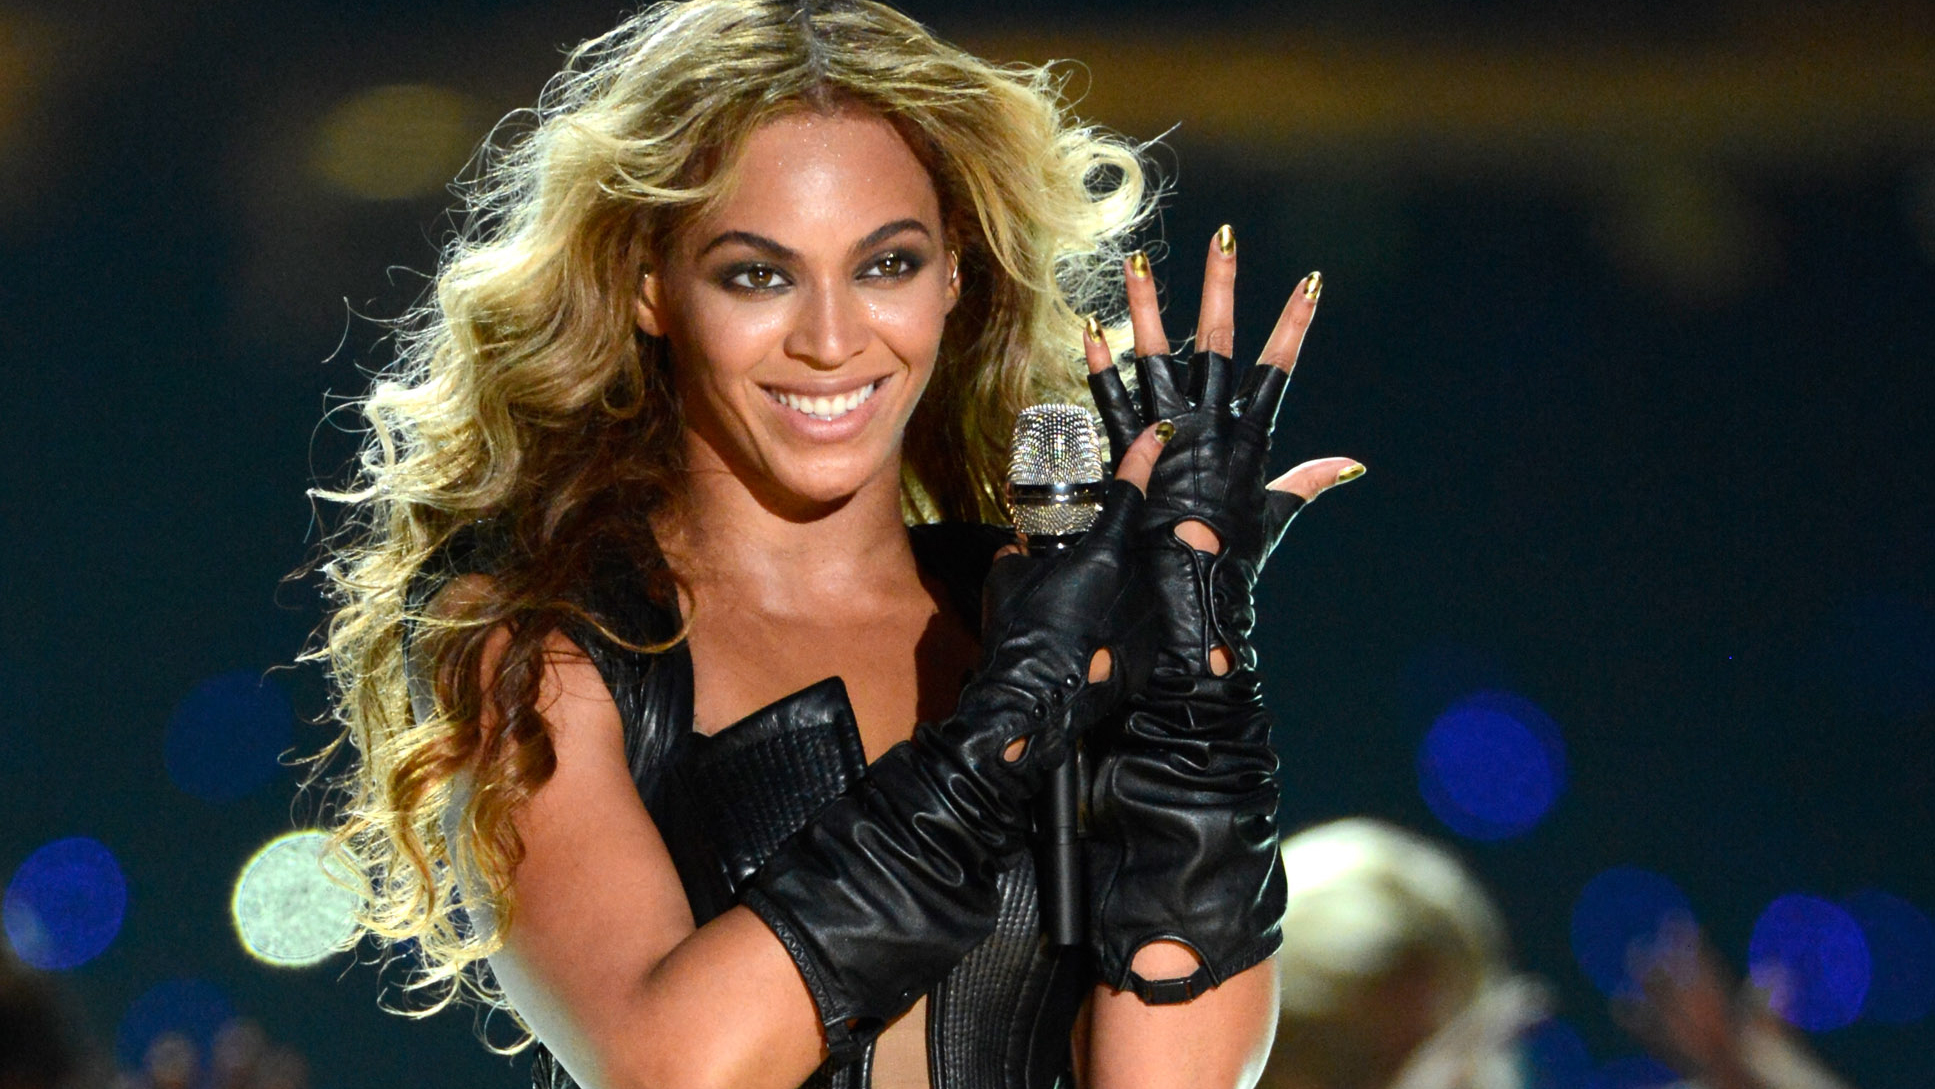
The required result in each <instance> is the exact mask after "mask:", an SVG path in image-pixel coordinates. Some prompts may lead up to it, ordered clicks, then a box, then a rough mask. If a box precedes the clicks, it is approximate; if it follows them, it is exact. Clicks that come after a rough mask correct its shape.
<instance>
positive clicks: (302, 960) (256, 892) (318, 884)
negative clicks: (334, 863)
mask: <svg viewBox="0 0 1935 1089" xmlns="http://www.w3.org/2000/svg"><path fill="white" fill-rule="evenodd" d="M328 844H329V835H328V834H327V833H325V832H315V831H305V832H291V833H289V834H288V835H285V836H280V837H277V838H276V839H274V840H271V841H270V842H269V844H268V846H266V847H264V848H262V849H261V850H260V851H257V852H256V853H255V857H253V858H251V859H249V860H248V862H247V863H245V864H244V865H243V866H242V873H241V876H239V877H237V878H236V879H235V896H234V898H233V899H232V900H230V902H229V911H230V914H232V915H233V916H234V918H235V932H236V933H237V934H238V935H240V936H241V939H242V948H244V949H246V950H248V952H249V955H250V956H253V957H255V958H256V959H258V960H261V961H264V962H266V963H269V964H274V965H279V966H281V967H285V968H299V967H302V966H303V965H307V964H315V963H316V962H318V961H320V960H322V959H323V958H325V957H327V956H329V954H331V953H333V952H335V951H337V950H338V949H341V948H343V947H344V946H345V945H346V944H347V943H348V941H349V939H350V938H351V937H352V936H353V935H354V934H355V932H356V921H355V917H354V913H355V910H356V899H357V898H356V894H355V893H354V892H352V891H350V890H349V889H348V888H345V887H344V886H343V885H341V884H338V883H337V882H336V881H332V880H331V879H330V875H329V874H328V873H327V872H325V871H324V869H323V866H324V863H323V852H324V849H325V848H326V847H327V846H328Z"/></svg>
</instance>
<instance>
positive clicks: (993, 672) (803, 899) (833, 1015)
mask: <svg viewBox="0 0 1935 1089" xmlns="http://www.w3.org/2000/svg"><path fill="white" fill-rule="evenodd" d="M1142 505H1143V497H1142V493H1141V491H1140V490H1139V489H1137V488H1136V487H1135V485H1133V484H1130V483H1127V482H1124V481H1116V482H1114V483H1113V484H1111V485H1110V488H1109V493H1108V499H1107V502H1106V503H1105V504H1104V507H1103V511H1102V514H1101V517H1100V518H1099V519H1098V520H1097V522H1096V524H1095V526H1094V528H1092V529H1091V530H1090V531H1089V532H1088V534H1087V536H1086V537H1084V538H1083V540H1082V542H1081V543H1080V544H1079V545H1077V546H1076V547H1075V548H1073V549H1071V550H1070V551H1069V552H1068V553H1066V554H1064V555H1062V556H1059V557H1057V558H1056V559H1054V560H1053V561H1050V562H1039V561H1034V560H1030V559H1028V558H1026V557H1010V558H1008V559H1004V560H1001V561H998V562H997V563H996V565H995V568H994V571H993V572H992V574H991V575H990V582H991V583H996V584H998V589H996V590H995V591H994V592H993V593H991V595H990V596H991V598H992V599H993V600H995V601H996V602H998V603H999V608H997V609H995V610H992V611H991V613H990V615H989V617H988V622H987V623H985V624H984V625H983V628H984V638H983V647H984V648H985V649H984V653H983V660H982V664H981V667H980V669H979V671H978V672H977V674H976V676H975V678H974V679H973V680H972V681H970V682H969V684H968V685H967V687H966V688H965V689H964V690H963V691H962V693H961V698H960V702H959V704H958V705H957V706H956V708H955V712H954V714H953V716H952V717H950V718H948V719H947V720H946V721H944V722H940V723H935V724H926V723H923V724H921V725H920V726H918V727H916V728H915V730H914V736H913V737H912V739H911V740H908V741H905V742H902V743H901V744H899V745H896V746H894V747H893V748H892V749H889V750H888V751H887V752H886V753H884V754H883V755H882V756H881V757H880V759H878V760H876V761H875V762H874V763H873V764H872V765H871V766H870V767H869V768H868V770H867V774H866V776H865V777H864V778H862V779H861V780H860V781H859V782H858V783H856V784H855V785H854V787H853V789H851V790H849V791H848V792H847V793H846V794H844V795H842V796H841V797H839V798H837V799H835V800H834V801H833V802H831V803H829V804H828V805H827V806H826V807H825V808H823V809H822V810H820V811H819V812H818V813H817V814H815V815H814V817H813V818H812V819H811V820H810V821H809V822H808V823H807V824H806V826H805V827H804V828H803V829H802V830H801V831H800V832H799V834H797V835H795V836H794V837H793V838H791V839H790V840H788V841H787V842H786V843H784V844H783V845H781V846H780V848H779V849H778V851H777V852H776V853H775V855H774V856H773V858H772V859H770V860H769V861H768V862H767V864H766V865H765V866H764V867H763V868H762V869H761V870H760V871H759V873H758V874H757V875H755V876H754V878H753V880H752V883H751V884H750V886H749V887H748V888H747V890H746V891H745V893H744V895H743V898H742V902H743V903H745V904H746V906H747V907H749V908H751V909H752V910H753V911H754V912H755V913H757V914H758V915H759V917H760V918H761V919H763V920H765V922H766V924H767V925H768V926H769V927H771V928H772V930H773V933H774V934H776V935H778V937H779V939H780V941H781V943H783V944H784V945H785V947H786V950H787V952H788V953H789V954H791V955H792V957H793V961H794V963H795V964H796V965H798V967H799V970H800V975H801V976H802V977H803V978H804V979H805V981H806V986H807V989H808V991H809V992H810V993H811V994H812V996H813V1001H814V1004H815V1005H816V1006H817V1007H818V1010H819V1015H820V1021H821V1025H822V1026H823V1028H824V1029H825V1032H826V1040H827V1046H828V1048H829V1049H830V1050H831V1051H832V1053H833V1056H834V1057H835V1058H836V1059H844V1058H847V1057H850V1056H852V1055H854V1054H857V1053H858V1052H859V1050H860V1049H861V1048H862V1047H864V1045H865V1044H866V1043H867V1042H868V1041H869V1040H871V1039H872V1038H873V1037H874V1036H875V1035H877V1034H878V1033H879V1031H880V1029H881V1028H882V1027H884V1026H885V1025H886V1024H887V1022H889V1021H890V1020H892V1019H893V1018H894V1017H895V1016H897V1015H898V1014H900V1013H901V1012H903V1011H904V1010H906V1009H907V1008H908V1007H909V1006H911V1005H912V1004H913V1002H914V1001H915V999H917V998H918V997H919V996H921V995H922V994H925V993H926V992H927V991H928V990H929V989H931V988H932V987H933V986H934V985H935V984H936V983H937V982H939V980H940V979H941V977H942V976H943V975H944V974H946V972H947V971H948V969H949V968H951V967H952V966H953V965H954V964H955V962H957V961H959V960H960V959H961V957H963V956H965V955H966V954H967V953H968V952H969V951H970V950H972V949H973V948H974V946H975V945H976V944H978V943H979V942H980V941H981V940H982V939H983V938H985V937H986V936H987V935H988V934H989V933H990V932H991V931H992V929H993V927H994V921H995V911H996V909H997V908H998V906H999V893H998V890H997V887H996V883H995V879H996V877H997V875H998V874H1000V873H1001V872H1002V871H1003V870H1005V869H1007V868H1008V867H1009V866H1011V865H1013V864H1014V862H1015V860H1016V858H1017V856H1019V855H1020V854H1021V853H1022V852H1023V851H1025V850H1026V849H1027V847H1028V845H1029V832H1030V829H1031V824H1032V821H1031V815H1032V807H1031V806H1030V804H1029V802H1030V800H1031V799H1032V798H1033V797H1034V795H1035V794H1036V793H1037V792H1038V791H1039V790H1040V789H1041V788H1042V786H1043V785H1044V784H1045V783H1046V782H1047V779H1048V776H1049V774H1050V773H1051V772H1052V771H1053V770H1054V768H1055V767H1056V766H1057V765H1058V764H1060V763H1061V762H1062V761H1063V760H1064V759H1065V758H1066V757H1067V755H1068V753H1069V752H1070V751H1071V746H1072V745H1073V744H1074V741H1075V739H1076V738H1077V737H1078V736H1079V735H1080V734H1081V733H1082V731H1084V730H1085V729H1087V728H1088V727H1089V726H1091V725H1092V724H1094V723H1095V722H1096V721H1098V720H1099V719H1101V718H1102V717H1103V716H1105V715H1107V714H1110V713H1112V712H1113V711H1114V710H1115V709H1116V708H1117V707H1118V706H1119V705H1120V703H1121V702H1122V699H1123V697H1124V695H1125V693H1126V692H1127V691H1129V690H1130V689H1131V688H1132V687H1133V686H1134V685H1136V684H1138V683H1140V682H1141V680H1142V679H1143V678H1144V677H1146V675H1147V673H1148V671H1149V669H1150V668H1151V665H1152V659H1153V656H1154V647H1153V623H1154V621H1153V601H1152V599H1151V597H1150V595H1149V591H1148V586H1147V584H1146V582H1145V581H1144V580H1143V579H1141V578H1140V577H1138V576H1137V574H1136V572H1135V571H1134V566H1135V558H1134V552H1133V550H1132V548H1131V545H1130V538H1131V536H1132V533H1133V531H1134V528H1135V526H1136V525H1137V524H1139V522H1140V520H1141V516H1142ZM1100 649H1107V650H1108V651H1109V654H1110V659H1111V663H1112V671H1111V673H1110V675H1109V677H1108V678H1107V679H1106V680H1103V681H1100V682H1097V683H1093V684H1091V683H1090V682H1089V681H1088V669H1089V662H1090V659H1091V657H1092V656H1093V655H1094V654H1095V652H1096V651H1097V650H1100Z"/></svg>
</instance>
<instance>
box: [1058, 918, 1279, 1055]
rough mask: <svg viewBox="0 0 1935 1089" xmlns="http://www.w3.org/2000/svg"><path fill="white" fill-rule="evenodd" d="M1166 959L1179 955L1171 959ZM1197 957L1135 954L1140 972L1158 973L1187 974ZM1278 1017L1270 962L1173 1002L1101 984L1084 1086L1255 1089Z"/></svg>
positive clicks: (1169, 951) (1173, 952) (1155, 950)
mask: <svg viewBox="0 0 1935 1089" xmlns="http://www.w3.org/2000/svg"><path fill="white" fill-rule="evenodd" d="M1165 957H1171V958H1180V959H1179V960H1177V962H1176V963H1175V964H1165V963H1162V961H1163V959H1164V958H1165ZM1190 963H1192V962H1191V959H1190V957H1189V954H1188V953H1187V952H1184V951H1182V950H1179V949H1174V948H1171V947H1164V946H1160V945H1158V946H1151V947H1149V948H1148V949H1146V950H1144V952H1143V953H1142V954H1141V955H1140V956H1138V957H1137V959H1136V967H1137V969H1138V971H1139V972H1141V973H1142V974H1144V975H1145V976H1150V977H1151V978H1156V977H1159V976H1162V975H1176V974H1187V972H1188V971H1189V970H1190V968H1189V967H1188V966H1187V965H1189V964H1190ZM1151 973H1153V974H1154V975H1151ZM1276 1018H1277V973H1276V965H1275V963H1274V962H1271V961H1265V962H1263V963H1261V964H1258V965H1256V966H1254V967H1252V968H1250V969H1248V970H1246V971H1244V972H1241V973H1238V974H1237V975H1235V976H1233V977H1232V978H1230V979H1228V980H1226V981H1224V983H1223V985H1222V986H1220V987H1217V988H1216V989H1215V990H1212V991H1210V992H1208V993H1207V994H1204V995H1202V996H1201V997H1199V998H1196V999H1193V1000H1192V1001H1189V1002H1185V1003H1180V1004H1177V1005H1172V1006H1149V1005H1145V1004H1143V1002H1142V1001H1141V1000H1140V999H1138V998H1137V997H1136V996H1135V995H1133V994H1130V993H1128V992H1126V991H1114V990H1111V989H1110V988H1108V987H1097V988H1096V990H1095V999H1094V1008H1093V1011H1092V1013H1091V1017H1090V1022H1089V1034H1088V1054H1087V1060H1088V1061H1087V1076H1086V1078H1085V1079H1084V1080H1083V1089H1248V1087H1249V1086H1252V1085H1254V1084H1256V1080H1257V1078H1258V1077H1259V1076H1260V1075H1261V1074H1262V1071H1263V1063H1264V1061H1265V1060H1266V1059H1268V1058H1269V1055H1270V1042H1271V1040H1272V1038H1273V1037H1274V1036H1275V1034H1276Z"/></svg>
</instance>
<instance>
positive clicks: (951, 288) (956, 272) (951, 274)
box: [946, 249, 961, 314]
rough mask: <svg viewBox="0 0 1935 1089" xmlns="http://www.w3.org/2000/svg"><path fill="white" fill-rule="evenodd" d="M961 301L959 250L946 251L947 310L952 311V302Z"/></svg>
mask: <svg viewBox="0 0 1935 1089" xmlns="http://www.w3.org/2000/svg"><path fill="white" fill-rule="evenodd" d="M960 301H961V251H960V250H956V249H950V250H948V251H947V310H946V313H949V314H951V313H953V312H954V304H955V303H958V302H960Z"/></svg>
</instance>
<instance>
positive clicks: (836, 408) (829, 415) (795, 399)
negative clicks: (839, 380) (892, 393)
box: [765, 378, 886, 421]
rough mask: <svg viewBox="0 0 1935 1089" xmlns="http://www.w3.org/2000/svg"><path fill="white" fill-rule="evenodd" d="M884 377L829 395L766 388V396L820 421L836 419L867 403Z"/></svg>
mask: <svg viewBox="0 0 1935 1089" xmlns="http://www.w3.org/2000/svg"><path fill="white" fill-rule="evenodd" d="M885 381H886V379H884V378H876V379H874V380H873V381H872V382H869V383H867V384H866V385H864V386H861V387H859V388H858V389H851V390H848V391H847V392H845V393H836V394H830V395H811V394H803V393H790V392H787V391H785V390H777V389H771V388H766V390H765V392H766V396H768V397H770V398H772V399H773V401H774V402H776V403H777V404H780V405H783V406H785V407H786V408H790V409H792V410H793V411H794V412H798V413H800V414H801V415H803V416H811V417H812V418H813V419H816V420H822V421H831V420H837V419H839V418H840V417H842V416H845V415H846V414H847V413H849V412H852V411H853V410H855V409H857V408H859V407H860V406H861V405H864V404H866V403H867V401H868V399H870V398H871V397H873V395H874V394H875V393H877V392H879V390H880V386H881V384H882V383H883V382H885Z"/></svg>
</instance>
